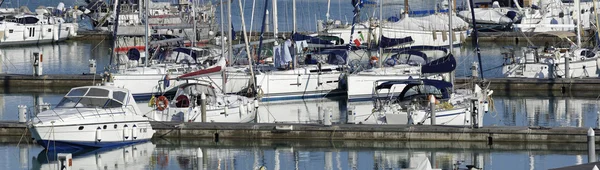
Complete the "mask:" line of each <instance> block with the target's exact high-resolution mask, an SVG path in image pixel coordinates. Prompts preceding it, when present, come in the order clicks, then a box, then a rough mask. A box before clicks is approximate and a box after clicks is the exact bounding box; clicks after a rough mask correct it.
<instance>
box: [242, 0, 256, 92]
mask: <svg viewBox="0 0 600 170" xmlns="http://www.w3.org/2000/svg"><path fill="white" fill-rule="evenodd" d="M238 3H239V6H240V15H241V18H242V33H243V34H244V43H245V44H246V54H247V56H248V61H250V62H248V64H249V65H248V68H249V69H250V84H252V88H253V92H256V83H255V82H254V79H255V77H254V69H253V68H252V67H253V66H252V62H251V61H252V53H251V52H250V44H249V43H248V34H246V22H245V19H244V10H243V9H242V0H238Z"/></svg>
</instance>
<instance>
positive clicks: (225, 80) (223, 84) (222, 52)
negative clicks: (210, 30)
mask: <svg viewBox="0 0 600 170" xmlns="http://www.w3.org/2000/svg"><path fill="white" fill-rule="evenodd" d="M219 7H220V8H221V17H220V18H221V43H220V44H221V57H222V58H225V29H224V28H223V24H224V23H223V21H224V19H223V17H224V16H225V15H223V0H221V3H220V4H219ZM230 41H231V40H230ZM227 44H229V43H227ZM230 55H232V53H231V52H229V53H228V56H230ZM223 74H224V75H226V74H227V73H223ZM221 86H223V87H221V89H222V91H223V93H226V92H227V76H221Z"/></svg>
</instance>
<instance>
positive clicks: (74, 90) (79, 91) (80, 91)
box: [67, 88, 88, 96]
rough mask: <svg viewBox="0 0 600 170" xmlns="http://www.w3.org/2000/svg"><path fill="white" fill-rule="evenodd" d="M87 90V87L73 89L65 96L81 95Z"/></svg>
mask: <svg viewBox="0 0 600 170" xmlns="http://www.w3.org/2000/svg"><path fill="white" fill-rule="evenodd" d="M87 91H88V89H87V88H82V89H73V90H71V91H70V92H69V94H67V96H83V95H85V93H86V92H87Z"/></svg>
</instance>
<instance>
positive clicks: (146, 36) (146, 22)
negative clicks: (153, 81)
mask: <svg viewBox="0 0 600 170" xmlns="http://www.w3.org/2000/svg"><path fill="white" fill-rule="evenodd" d="M144 7H145V10H144V23H145V24H144V30H145V31H144V43H145V45H144V52H145V53H146V61H144V67H148V62H150V53H149V52H148V48H150V46H149V43H148V37H149V36H150V35H149V31H150V29H149V28H148V27H149V24H150V23H148V14H149V12H148V11H149V10H150V0H144Z"/></svg>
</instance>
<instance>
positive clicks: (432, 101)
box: [429, 95, 435, 125]
mask: <svg viewBox="0 0 600 170" xmlns="http://www.w3.org/2000/svg"><path fill="white" fill-rule="evenodd" d="M429 107H430V109H431V115H430V116H431V117H430V119H431V125H435V96H433V95H429Z"/></svg>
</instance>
